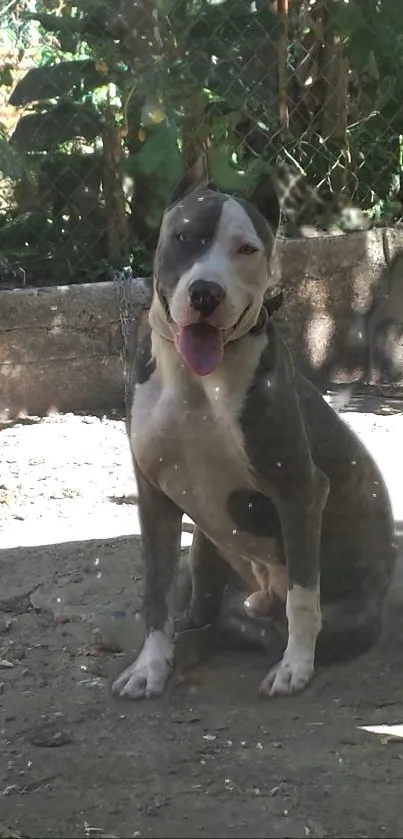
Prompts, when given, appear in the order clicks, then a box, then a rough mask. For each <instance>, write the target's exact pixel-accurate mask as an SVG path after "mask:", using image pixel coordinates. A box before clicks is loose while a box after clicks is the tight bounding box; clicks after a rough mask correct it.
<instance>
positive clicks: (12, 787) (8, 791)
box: [1, 784, 19, 797]
mask: <svg viewBox="0 0 403 839" xmlns="http://www.w3.org/2000/svg"><path fill="white" fill-rule="evenodd" d="M18 791H19V787H17V784H9V786H8V787H4V789H3V792H2V793H1V794H2V795H4V797H6V796H7V795H15V793H16V792H18Z"/></svg>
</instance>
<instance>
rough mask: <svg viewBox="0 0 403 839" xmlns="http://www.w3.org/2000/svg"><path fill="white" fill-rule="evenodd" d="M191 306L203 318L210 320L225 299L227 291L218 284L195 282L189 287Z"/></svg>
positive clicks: (204, 281) (207, 281) (206, 281)
mask: <svg viewBox="0 0 403 839" xmlns="http://www.w3.org/2000/svg"><path fill="white" fill-rule="evenodd" d="M189 298H190V305H191V307H192V309H193V310H194V311H195V312H198V314H199V315H200V317H201V318H209V317H210V316H211V315H212V314H213V312H215V310H216V309H217V308H218V306H219V305H220V303H222V302H223V300H224V299H225V291H224V289H223V288H222V286H220V285H219V284H218V283H214V282H211V281H209V280H194V282H193V283H191V285H190V286H189Z"/></svg>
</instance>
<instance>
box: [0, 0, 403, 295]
mask: <svg viewBox="0 0 403 839" xmlns="http://www.w3.org/2000/svg"><path fill="white" fill-rule="evenodd" d="M402 71H403V15H402V14H401V11H400V10H399V3H396V0H273V2H268V0H0V282H1V284H2V285H3V287H4V286H11V287H15V286H19V285H24V284H30V285H31V284H34V285H43V284H48V283H49V284H51V283H74V282H82V281H94V280H100V279H104V278H105V279H106V278H107V277H109V275H110V267H111V266H112V267H117V268H118V267H119V266H122V265H123V264H127V263H128V258H129V257H130V259H131V261H132V265H133V269H134V271H135V272H136V273H139V274H144V273H147V272H148V271H149V270H150V263H151V259H152V252H153V248H154V246H155V242H156V238H157V235H158V228H159V224H160V220H161V216H162V212H163V209H164V206H165V205H166V203H167V201H168V200H169V196H170V194H171V192H172V189H173V187H174V185H175V183H176V182H177V181H178V179H179V178H180V176H181V173H182V172H183V170H184V169H185V168H186V167H187V166H189V165H192V163H193V162H194V161H195V160H196V158H197V157H198V155H199V154H200V152H201V151H203V152H205V153H206V154H207V158H208V163H209V169H210V172H211V177H212V180H213V181H214V183H215V184H216V186H217V187H218V188H220V189H223V190H225V191H226V192H231V193H241V194H245V195H246V196H247V194H248V192H249V190H250V189H251V188H252V187H253V186H254V185H255V183H256V182H257V181H258V180H259V179H262V180H264V179H265V178H268V177H274V179H275V182H276V185H277V188H278V191H279V194H280V198H281V202H282V210H283V222H284V224H283V232H284V233H285V234H286V235H299V234H301V233H302V234H303V233H304V232H306V229H307V228H308V229H312V228H314V229H315V230H318V229H319V230H335V231H337V232H340V230H342V231H343V230H349V229H357V228H358V229H360V228H362V227H367V226H369V225H371V224H390V223H399V222H400V220H401V217H402V213H403V209H402V208H403V188H402V155H403V103H402V97H401V92H400V89H399V85H400V78H401V74H402Z"/></svg>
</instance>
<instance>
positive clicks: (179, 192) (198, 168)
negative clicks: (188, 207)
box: [169, 154, 209, 207]
mask: <svg viewBox="0 0 403 839" xmlns="http://www.w3.org/2000/svg"><path fill="white" fill-rule="evenodd" d="M208 184H209V171H208V166H207V158H206V155H205V154H201V155H200V157H198V159H197V160H196V163H194V165H193V166H192V167H191V169H187V171H186V172H185V173H184V175H182V178H181V180H180V181H179V183H178V185H177V186H176V188H175V189H174V191H173V194H172V195H171V200H170V202H169V207H172V206H173V205H174V204H177V202H178V201H182V200H183V198H185V197H186V195H189V194H190V193H191V192H194V191H195V190H199V189H205V188H206V187H207V186H208Z"/></svg>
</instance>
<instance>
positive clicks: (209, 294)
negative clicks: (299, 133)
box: [150, 158, 280, 376]
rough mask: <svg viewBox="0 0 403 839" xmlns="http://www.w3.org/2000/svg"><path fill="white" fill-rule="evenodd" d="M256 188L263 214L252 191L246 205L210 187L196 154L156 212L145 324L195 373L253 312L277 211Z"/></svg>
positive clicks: (215, 359) (262, 289)
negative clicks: (159, 221) (157, 220)
mask: <svg viewBox="0 0 403 839" xmlns="http://www.w3.org/2000/svg"><path fill="white" fill-rule="evenodd" d="M264 192H265V194H264V204H265V217H263V215H262V214H261V213H260V211H259V209H258V208H257V206H256V203H257V195H256V194H255V195H254V196H252V197H251V199H250V203H249V202H248V201H244V200H243V199H242V198H232V197H231V196H229V195H225V194H224V193H221V192H216V191H214V190H212V189H210V188H209V185H208V175H207V171H206V167H205V163H204V158H201V159H200V161H199V162H198V164H196V166H195V167H194V168H193V169H192V170H190V171H189V172H188V173H187V174H186V176H185V178H184V179H183V181H182V182H181V184H180V185H179V187H178V190H177V192H176V194H175V196H174V199H173V203H172V204H171V205H170V206H169V207H168V209H167V210H166V212H165V214H164V218H163V221H162V225H161V230H160V236H159V242H158V245H157V250H156V256H155V263H154V297H153V304H152V307H151V312H150V322H151V325H152V327H153V328H155V329H156V330H157V331H158V332H159V333H160V334H162V335H164V336H165V337H166V338H169V339H170V340H174V341H175V344H176V347H177V349H178V351H179V353H180V354H181V356H182V358H183V359H184V361H185V362H186V364H187V365H188V367H190V369H191V370H192V371H193V372H194V373H196V374H197V375H199V376H204V375H208V374H209V373H211V372H212V370H214V368H215V367H216V366H217V365H218V364H219V362H220V361H221V359H222V357H223V348H224V346H225V344H226V343H227V342H228V341H233V340H236V339H237V338H240V337H241V336H242V335H244V334H245V333H246V332H249V331H250V330H251V329H252V328H253V327H254V326H255V324H256V322H257V320H258V318H259V314H260V311H261V309H262V306H263V300H264V296H265V294H266V292H267V290H268V288H269V286H270V268H269V263H270V258H271V255H272V253H273V248H274V243H275V237H276V232H277V227H278V223H279V215H280V209H279V202H278V199H277V195H276V193H275V190H274V188H273V186H272V185H271V183H269V182H268V183H267V184H266V185H265V187H264ZM261 198H262V194H261V195H260V199H261Z"/></svg>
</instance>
